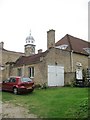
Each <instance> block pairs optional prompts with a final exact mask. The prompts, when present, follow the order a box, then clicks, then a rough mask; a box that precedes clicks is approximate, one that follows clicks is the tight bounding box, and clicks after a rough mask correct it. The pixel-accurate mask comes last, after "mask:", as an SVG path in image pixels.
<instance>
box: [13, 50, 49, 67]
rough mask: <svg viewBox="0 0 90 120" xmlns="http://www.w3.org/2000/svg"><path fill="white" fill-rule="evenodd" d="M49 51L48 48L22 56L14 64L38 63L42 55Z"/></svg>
mask: <svg viewBox="0 0 90 120" xmlns="http://www.w3.org/2000/svg"><path fill="white" fill-rule="evenodd" d="M47 52H48V50H47V51H45V52H42V53H38V54H35V55H31V56H21V57H20V58H19V59H17V61H16V62H15V65H14V66H15V67H17V66H22V65H30V64H35V63H38V62H40V57H44V56H45V55H46V53H47Z"/></svg>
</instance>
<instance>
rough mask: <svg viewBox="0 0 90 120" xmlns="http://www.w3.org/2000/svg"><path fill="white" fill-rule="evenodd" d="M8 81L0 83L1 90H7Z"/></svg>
mask: <svg viewBox="0 0 90 120" xmlns="http://www.w3.org/2000/svg"><path fill="white" fill-rule="evenodd" d="M8 84H9V79H8V80H4V81H3V83H2V90H8Z"/></svg>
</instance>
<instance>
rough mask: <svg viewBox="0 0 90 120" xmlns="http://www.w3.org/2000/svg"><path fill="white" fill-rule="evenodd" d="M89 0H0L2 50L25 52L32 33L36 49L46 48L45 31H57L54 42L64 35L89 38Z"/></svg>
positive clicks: (0, 39)
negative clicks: (27, 40) (28, 37)
mask: <svg viewBox="0 0 90 120" xmlns="http://www.w3.org/2000/svg"><path fill="white" fill-rule="evenodd" d="M88 1H89V0H0V42H1V41H3V42H4V47H5V49H8V50H12V51H18V52H24V45H25V39H26V37H27V36H28V35H29V33H30V30H31V34H32V36H33V37H34V39H35V44H36V51H37V50H38V49H43V51H44V50H46V49H47V31H48V30H49V29H54V30H56V32H55V33H56V34H55V35H56V38H55V41H58V40H60V39H61V38H62V37H64V36H65V35H66V34H70V35H72V36H75V37H78V38H81V39H84V40H88Z"/></svg>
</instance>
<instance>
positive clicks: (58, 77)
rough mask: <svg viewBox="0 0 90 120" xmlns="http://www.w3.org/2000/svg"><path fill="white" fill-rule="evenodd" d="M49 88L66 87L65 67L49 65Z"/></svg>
mask: <svg viewBox="0 0 90 120" xmlns="http://www.w3.org/2000/svg"><path fill="white" fill-rule="evenodd" d="M48 86H64V67H62V66H51V65H48Z"/></svg>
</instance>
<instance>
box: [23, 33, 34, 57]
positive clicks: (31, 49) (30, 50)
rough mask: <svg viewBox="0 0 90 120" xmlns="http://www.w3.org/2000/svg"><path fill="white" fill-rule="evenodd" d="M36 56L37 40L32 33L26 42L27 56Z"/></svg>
mask: <svg viewBox="0 0 90 120" xmlns="http://www.w3.org/2000/svg"><path fill="white" fill-rule="evenodd" d="M33 54H35V40H34V38H33V36H32V35H31V31H30V34H29V36H28V37H26V40H25V55H26V56H30V55H33Z"/></svg>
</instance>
